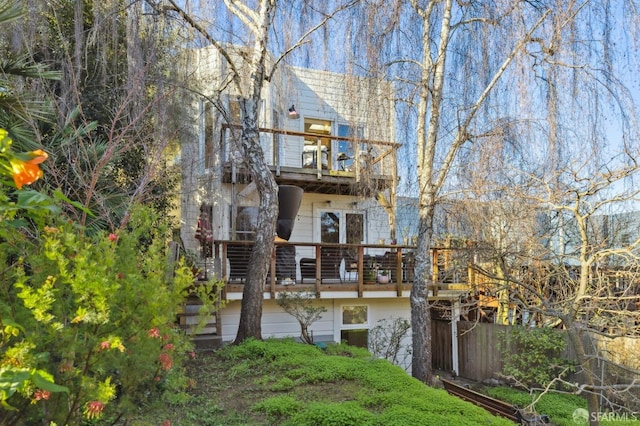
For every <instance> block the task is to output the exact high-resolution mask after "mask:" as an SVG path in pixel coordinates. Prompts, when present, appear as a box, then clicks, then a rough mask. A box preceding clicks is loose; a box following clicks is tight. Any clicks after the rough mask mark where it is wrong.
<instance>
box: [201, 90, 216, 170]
mask: <svg viewBox="0 0 640 426" xmlns="http://www.w3.org/2000/svg"><path fill="white" fill-rule="evenodd" d="M203 115H204V120H203V121H204V122H203V127H204V129H203V135H204V152H203V153H202V155H203V156H204V169H205V170H208V169H210V168H212V167H213V105H211V102H205V103H204V108H203Z"/></svg>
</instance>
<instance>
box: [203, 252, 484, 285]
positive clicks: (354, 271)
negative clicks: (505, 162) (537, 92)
mask: <svg viewBox="0 0 640 426" xmlns="http://www.w3.org/2000/svg"><path fill="white" fill-rule="evenodd" d="M213 245H214V247H213V248H214V250H213V253H214V264H216V265H217V271H216V275H218V276H220V277H223V279H224V280H225V293H230V292H242V288H243V284H244V281H245V280H246V273H247V265H248V264H249V258H250V255H251V250H252V247H253V243H252V242H250V241H230V240H216V241H214V243H213ZM415 250H416V247H415V246H402V245H386V244H320V243H302V242H276V244H275V249H274V253H273V255H272V256H271V265H270V269H269V274H268V276H267V280H266V282H265V291H268V292H270V293H271V294H272V295H273V296H275V294H276V293H277V292H278V291H288V290H293V289H295V290H305V291H310V292H314V293H316V294H317V295H319V294H320V292H321V291H355V292H357V294H358V297H362V295H363V293H364V292H365V291H394V292H395V293H396V294H397V295H398V296H402V295H403V291H406V290H410V289H411V285H412V283H413V278H414V277H413V274H414V267H415ZM452 250H453V251H457V252H462V251H461V250H460V249H440V248H439V249H432V250H431V255H432V261H433V277H432V278H433V281H434V283H436V285H435V286H434V288H432V289H430V290H432V294H433V295H434V296H436V295H437V294H438V290H439V289H440V290H442V289H447V288H455V289H465V288H467V289H471V287H472V286H473V284H474V283H473V279H474V275H473V272H472V268H471V265H470V262H469V261H468V260H466V258H467V257H469V256H468V255H464V254H463V256H460V255H458V256H454V255H452V254H451V251H452ZM461 259H462V260H461ZM383 271H384V274H386V277H388V278H387V279H388V282H381V281H382V279H380V278H379V277H378V276H379V275H382V274H383Z"/></svg>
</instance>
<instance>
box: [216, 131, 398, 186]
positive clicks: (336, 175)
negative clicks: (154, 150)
mask: <svg viewBox="0 0 640 426" xmlns="http://www.w3.org/2000/svg"><path fill="white" fill-rule="evenodd" d="M239 129H240V126H234V125H224V126H223V128H222V135H221V138H220V141H221V152H222V156H221V157H222V160H223V164H222V179H223V182H225V183H250V182H251V177H250V175H249V173H248V171H247V170H246V169H245V168H244V167H243V166H242V165H241V164H238V162H236V161H234V160H233V159H234V158H237V157H238V156H237V155H235V154H234V152H233V151H234V150H233V143H231V141H232V140H233V138H234V136H237V132H238V131H239ZM260 138H261V143H262V145H263V148H264V151H265V158H266V161H267V164H268V165H269V167H270V169H271V171H272V172H273V173H274V175H275V177H276V182H277V183H278V184H279V185H296V186H300V187H302V188H303V189H304V191H305V192H310V193H324V194H338V195H354V194H358V195H362V196H371V194H375V193H376V192H377V191H382V190H385V189H387V188H389V187H391V186H392V185H394V183H395V180H396V176H397V158H396V155H397V149H398V148H399V147H400V144H399V143H395V142H386V141H375V140H369V139H362V138H351V137H341V136H335V135H318V134H315V133H305V132H297V131H289V130H282V129H270V128H261V129H260Z"/></svg>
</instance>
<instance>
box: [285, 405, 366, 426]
mask: <svg viewBox="0 0 640 426" xmlns="http://www.w3.org/2000/svg"><path fill="white" fill-rule="evenodd" d="M372 422H373V415H372V414H371V413H370V412H369V411H367V410H365V409H364V408H362V407H361V406H359V405H358V404H357V403H355V402H343V403H339V402H314V403H311V404H308V405H307V406H305V408H304V410H302V411H298V412H297V413H296V414H294V415H293V416H292V417H291V418H290V419H289V421H287V422H284V423H283V424H284V425H296V426H302V425H304V426H307V425H308V426H311V425H314V426H358V425H370V424H372Z"/></svg>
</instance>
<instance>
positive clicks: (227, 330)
mask: <svg viewBox="0 0 640 426" xmlns="http://www.w3.org/2000/svg"><path fill="white" fill-rule="evenodd" d="M316 303H317V304H318V305H322V306H324V307H325V308H326V309H327V312H325V313H324V314H323V315H322V317H321V318H320V319H319V320H318V321H316V322H314V323H313V324H312V325H311V329H310V331H312V332H313V336H314V338H315V340H316V342H318V341H330V340H333V341H334V342H339V341H340V331H341V325H342V318H341V315H342V306H349V305H367V306H368V312H369V323H368V324H367V325H366V326H363V327H362V328H368V329H371V328H373V327H375V326H376V325H377V324H378V321H380V320H384V319H387V320H390V319H395V318H404V319H407V320H409V319H410V316H411V308H410V306H409V300H408V299H407V298H402V299H398V298H392V299H378V300H371V299H336V300H327V299H324V300H319V301H317V302H316ZM221 322H222V340H223V341H224V342H231V341H233V340H234V339H235V337H236V333H237V332H238V323H239V322H240V301H233V302H229V303H228V304H227V306H226V307H225V308H223V310H222V321H221ZM299 336H300V324H298V321H297V320H296V319H295V318H294V317H293V316H291V315H289V314H287V313H286V312H284V311H283V310H282V308H280V306H278V304H277V303H276V302H275V301H274V300H269V299H267V300H265V301H264V304H263V312H262V337H263V338H285V337H294V338H297V337H299ZM331 336H332V337H331ZM403 346H404V347H406V348H410V347H411V330H409V332H408V333H407V336H406V337H405V339H404V340H403ZM399 359H400V360H404V361H405V362H404V363H402V364H401V365H402V367H403V368H405V369H408V367H409V362H410V361H411V360H410V356H408V354H406V353H404V352H403V353H401V354H400V356H399Z"/></svg>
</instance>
